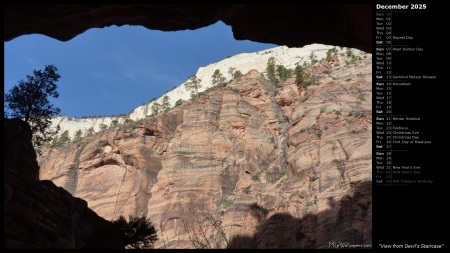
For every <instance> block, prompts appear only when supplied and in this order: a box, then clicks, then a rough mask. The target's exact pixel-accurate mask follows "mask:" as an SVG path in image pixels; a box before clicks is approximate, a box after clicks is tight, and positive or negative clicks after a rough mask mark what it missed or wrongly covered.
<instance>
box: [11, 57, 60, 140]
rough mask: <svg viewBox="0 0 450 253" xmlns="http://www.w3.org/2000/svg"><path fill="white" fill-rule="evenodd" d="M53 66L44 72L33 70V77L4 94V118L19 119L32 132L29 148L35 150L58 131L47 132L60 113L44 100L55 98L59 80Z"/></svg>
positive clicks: (46, 68) (47, 67)
mask: <svg viewBox="0 0 450 253" xmlns="http://www.w3.org/2000/svg"><path fill="white" fill-rule="evenodd" d="M57 71H58V69H57V68H56V67H55V66H54V65H48V66H45V69H44V71H41V70H34V71H33V76H30V75H27V81H23V80H20V81H19V84H18V85H16V86H14V87H13V88H12V89H11V90H9V91H8V92H7V93H5V94H4V99H5V101H4V102H5V105H4V108H5V118H20V119H22V120H24V121H25V122H27V123H28V124H29V125H30V127H31V131H32V133H33V139H32V142H33V146H34V147H35V148H36V149H39V148H40V147H41V146H42V145H43V144H45V143H49V142H50V141H51V140H52V139H53V136H54V135H56V133H57V132H58V130H59V128H57V129H56V130H53V129H51V128H50V127H51V117H52V116H56V115H58V114H59V112H60V111H61V110H60V109H59V108H55V107H54V106H53V104H51V103H50V102H49V101H48V97H49V96H50V97H54V98H58V97H59V93H58V91H56V88H57V87H58V86H57V84H56V82H57V81H58V79H59V78H60V77H61V76H60V75H59V74H58V73H56V72H57Z"/></svg>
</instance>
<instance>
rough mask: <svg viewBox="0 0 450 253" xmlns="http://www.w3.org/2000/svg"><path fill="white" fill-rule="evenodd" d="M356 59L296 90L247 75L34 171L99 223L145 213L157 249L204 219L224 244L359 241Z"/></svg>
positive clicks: (365, 79) (363, 96)
mask: <svg viewBox="0 0 450 253" xmlns="http://www.w3.org/2000/svg"><path fill="white" fill-rule="evenodd" d="M361 56H362V58H361V60H357V61H356V62H355V63H352V64H347V63H345V62H344V57H340V56H335V57H333V58H332V59H330V60H323V61H320V62H319V63H317V64H315V65H314V66H312V67H309V68H308V69H307V70H306V73H307V75H308V76H309V77H310V80H317V81H316V84H314V85H310V86H307V87H306V86H303V85H299V84H297V83H296V82H295V80H294V79H293V78H292V79H288V80H287V81H285V82H283V83H281V84H279V85H277V86H276V85H273V84H271V83H269V82H268V81H267V80H266V79H265V78H264V76H263V75H262V74H261V73H260V72H259V71H256V70H251V71H249V72H248V73H247V74H246V75H245V76H243V77H241V78H238V79H236V80H234V81H232V82H230V83H229V84H227V85H225V86H221V87H216V88H214V89H211V90H209V91H208V92H206V93H205V94H204V95H202V96H200V97H199V98H197V99H195V100H192V101H185V102H184V103H183V104H182V105H181V106H178V107H175V108H173V109H172V110H170V111H169V112H167V113H164V114H160V115H159V116H158V117H151V118H147V119H145V120H144V121H142V123H141V124H139V125H137V126H135V127H133V128H128V129H124V128H118V127H117V128H110V129H108V130H105V131H103V132H101V133H99V134H98V135H95V136H92V137H88V138H85V139H83V140H82V141H80V142H78V143H72V144H69V145H65V146H63V147H61V148H59V149H53V150H44V155H43V156H42V157H40V158H39V165H40V167H41V169H40V178H41V179H48V180H52V181H53V182H54V183H55V184H56V185H58V186H61V187H64V188H65V189H66V190H67V191H69V192H70V193H71V194H73V195H74V196H76V197H79V198H82V199H84V200H86V201H87V202H88V205H89V207H90V208H92V209H93V210H94V211H95V212H97V213H98V214H99V215H100V216H102V217H104V218H105V219H108V220H111V219H114V218H117V217H118V216H119V215H121V214H125V215H142V214H144V215H146V216H147V217H149V218H150V219H151V220H152V221H153V223H154V224H155V225H156V227H157V228H158V233H159V238H160V240H159V241H158V242H157V244H156V247H157V248H191V247H193V245H192V244H191V241H192V240H191V239H190V238H189V234H190V235H191V238H192V235H193V234H192V231H195V229H197V231H198V229H201V228H202V226H198V225H199V224H200V225H204V224H205V222H206V223H208V221H210V220H211V217H212V216H211V215H213V214H214V217H216V218H217V219H219V220H220V226H221V227H222V228H223V231H224V232H225V234H226V238H227V241H228V247H230V248H328V247H330V242H348V243H350V244H353V245H356V244H359V245H363V244H365V245H370V244H371V242H372V238H371V229H372V226H371V224H372V218H371V210H372V206H371V204H372V197H371V195H372V188H371V178H372V176H371V157H372V150H371V146H372V144H371V143H372V102H371V97H372V65H371V61H372V56H371V54H362V55H361ZM319 59H320V58H319ZM265 64H266V62H264V67H265ZM212 69H215V67H213V68H212ZM199 72H200V70H199ZM222 73H224V72H222ZM243 73H244V72H243ZM313 77H315V78H313ZM205 229H206V230H205V231H206V232H207V235H208V237H209V238H208V240H209V241H210V243H211V244H210V246H212V247H216V246H220V247H225V246H226V245H227V243H226V242H225V243H224V241H225V240H223V237H221V235H220V233H218V232H217V230H214V229H211V228H210V227H208V228H205ZM189 232H190V233H189ZM209 235H210V236H209ZM219 244H220V245H219Z"/></svg>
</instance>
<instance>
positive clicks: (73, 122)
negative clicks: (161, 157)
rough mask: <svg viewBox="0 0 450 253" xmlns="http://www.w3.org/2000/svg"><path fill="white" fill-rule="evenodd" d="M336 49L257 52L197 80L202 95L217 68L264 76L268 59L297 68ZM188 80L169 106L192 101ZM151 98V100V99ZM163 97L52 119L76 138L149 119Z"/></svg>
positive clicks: (202, 71)
mask: <svg viewBox="0 0 450 253" xmlns="http://www.w3.org/2000/svg"><path fill="white" fill-rule="evenodd" d="M330 48H333V46H329V45H321V44H312V45H308V46H305V47H302V48H288V47H286V46H280V47H275V48H271V49H267V50H263V51H259V52H254V53H242V54H238V55H234V56H230V57H228V58H226V59H224V60H221V61H219V62H216V63H211V64H209V65H207V66H203V67H200V68H199V69H198V71H197V73H195V75H196V76H197V78H199V79H201V82H200V85H201V87H200V88H199V92H202V91H205V90H207V89H209V88H211V87H212V86H213V83H212V78H211V77H212V75H213V73H214V71H215V70H216V69H218V70H220V73H221V74H222V75H223V76H224V77H225V78H226V79H227V80H231V75H230V73H229V68H230V67H231V68H235V70H239V71H241V72H242V73H244V74H245V73H247V72H248V71H250V70H251V69H254V70H257V71H259V72H261V73H263V72H264V70H265V69H266V66H267V60H268V59H269V58H270V57H274V58H275V59H276V62H277V64H281V65H283V66H285V67H287V68H295V66H296V65H298V64H300V65H302V64H303V63H305V62H311V58H310V57H311V53H312V54H313V55H314V57H315V58H316V59H322V58H325V56H326V52H327V51H328V50H329V49H330ZM340 53H342V54H344V53H346V49H344V48H341V49H340ZM352 53H353V54H354V55H355V56H359V55H361V54H362V52H361V51H359V50H356V49H352ZM187 81H188V80H186V81H185V82H184V83H182V84H180V85H179V86H178V87H177V88H175V89H173V90H171V91H168V92H167V93H166V94H165V95H167V96H168V97H169V102H170V106H171V107H173V106H174V105H175V102H176V101H177V100H179V99H181V100H189V99H190V98H191V97H190V92H189V91H188V90H187V89H186V86H185V84H186V82H187ZM149 99H150V98H149ZM162 99H163V96H161V97H160V98H158V99H156V100H155V101H152V102H148V103H146V104H144V105H141V106H138V107H137V108H135V109H134V110H132V111H131V112H130V113H129V115H126V116H122V117H119V116H118V117H99V118H82V119H81V118H74V117H68V116H58V117H54V118H53V119H52V127H54V128H55V127H56V126H57V125H59V126H60V129H61V130H60V131H59V135H61V134H62V133H63V132H64V131H66V130H67V131H68V133H69V137H70V138H72V139H73V137H74V136H75V132H76V131H78V130H81V131H82V132H83V133H85V132H86V131H87V130H88V129H89V128H91V127H92V128H93V129H94V131H95V132H99V131H100V127H101V125H102V124H105V125H107V126H110V125H111V122H112V121H113V120H117V121H118V122H119V123H122V122H123V121H124V120H125V118H129V119H132V120H139V119H142V118H145V117H147V116H149V115H150V114H151V113H152V110H151V108H152V106H153V104H154V103H155V102H157V103H159V104H161V103H162Z"/></svg>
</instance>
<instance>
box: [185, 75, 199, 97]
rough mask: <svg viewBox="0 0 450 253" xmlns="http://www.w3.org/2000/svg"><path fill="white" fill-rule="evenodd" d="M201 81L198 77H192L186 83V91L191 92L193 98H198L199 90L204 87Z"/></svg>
mask: <svg viewBox="0 0 450 253" xmlns="http://www.w3.org/2000/svg"><path fill="white" fill-rule="evenodd" d="M201 81H202V79H199V78H197V76H196V75H191V76H190V77H189V79H188V81H187V82H186V84H185V85H186V89H187V90H188V91H190V92H191V98H195V97H197V95H198V90H199V89H200V88H201V87H202V85H201V84H200V83H201Z"/></svg>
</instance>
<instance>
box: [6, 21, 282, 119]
mask: <svg viewBox="0 0 450 253" xmlns="http://www.w3.org/2000/svg"><path fill="white" fill-rule="evenodd" d="M276 46H277V45H274V44H263V43H256V42H252V41H248V40H245V41H237V40H235V39H234V38H233V34H232V31H231V27H229V26H227V25H225V24H224V23H222V22H220V21H219V22H218V23H216V24H213V25H211V26H208V27H203V28H200V29H197V30H185V31H177V32H162V31H157V30H148V29H147V28H144V27H141V26H122V27H117V26H111V27H107V28H103V29H98V28H95V29H90V30H88V31H86V32H84V33H83V34H80V35H78V36H77V37H75V38H73V39H72V40H70V41H67V42H61V41H58V40H55V39H52V38H50V37H47V36H44V35H37V34H34V35H24V36H21V37H18V38H15V39H13V40H12V41H9V42H5V43H4V53H5V59H4V65H5V69H4V71H5V72H4V73H5V75H4V78H5V80H4V88H5V92H7V91H9V90H10V89H11V88H12V87H13V86H14V85H17V84H18V82H19V80H26V76H27V75H32V74H33V70H35V69H40V70H43V69H44V68H45V65H50V64H53V65H55V66H56V67H57V68H58V74H59V75H60V76H61V78H60V79H59V81H58V91H59V93H60V96H59V98H57V99H51V100H50V101H51V102H52V103H53V104H54V105H55V106H56V107H58V108H60V109H61V114H62V115H68V116H72V117H73V116H75V117H81V116H107V115H117V114H127V113H129V112H130V111H131V110H133V109H134V108H136V107H138V106H140V105H141V104H142V103H146V102H148V101H149V100H150V99H151V98H152V97H155V98H159V97H160V96H161V95H163V94H164V93H165V92H166V91H169V90H171V89H172V88H173V87H174V86H179V85H180V84H181V83H183V82H184V81H185V80H186V79H187V78H188V77H189V76H190V75H192V74H195V73H196V72H197V69H198V68H199V67H201V66H205V65H208V64H210V63H213V62H217V61H220V60H222V59H225V58H226V57H228V56H232V55H236V54H239V53H243V52H256V51H260V50H264V49H268V48H272V47H276Z"/></svg>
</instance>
